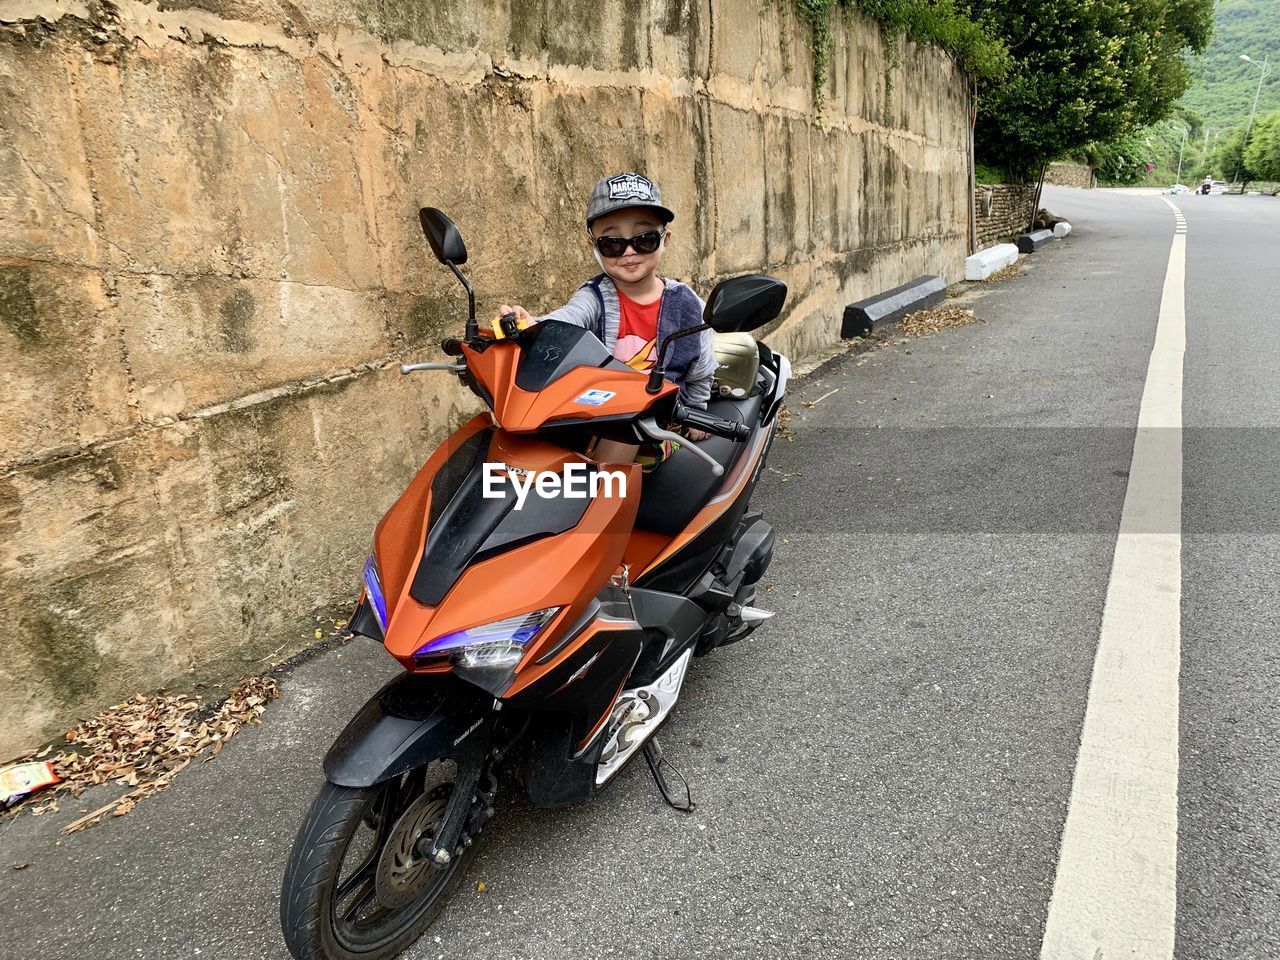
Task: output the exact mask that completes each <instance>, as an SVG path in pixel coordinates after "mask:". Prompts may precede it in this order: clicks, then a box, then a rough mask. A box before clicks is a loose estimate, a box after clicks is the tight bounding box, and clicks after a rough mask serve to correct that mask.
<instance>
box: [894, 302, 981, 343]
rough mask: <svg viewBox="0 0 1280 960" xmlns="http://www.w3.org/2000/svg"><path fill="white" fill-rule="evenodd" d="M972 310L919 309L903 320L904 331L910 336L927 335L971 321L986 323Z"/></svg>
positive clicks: (965, 324)
mask: <svg viewBox="0 0 1280 960" xmlns="http://www.w3.org/2000/svg"><path fill="white" fill-rule="evenodd" d="M986 322H987V321H985V320H983V319H982V318H981V317H978V316H976V315H975V314H974V312H973V311H972V310H966V309H964V308H963V307H938V308H937V309H934V310H917V311H916V312H915V313H909V314H907V316H906V317H904V318H903V320H902V332H903V333H904V334H906V335H907V336H908V337H926V336H928V335H929V334H931V333H937V332H938V331H940V330H946V329H949V328H951V327H965V326H968V325H969V324H971V323H986Z"/></svg>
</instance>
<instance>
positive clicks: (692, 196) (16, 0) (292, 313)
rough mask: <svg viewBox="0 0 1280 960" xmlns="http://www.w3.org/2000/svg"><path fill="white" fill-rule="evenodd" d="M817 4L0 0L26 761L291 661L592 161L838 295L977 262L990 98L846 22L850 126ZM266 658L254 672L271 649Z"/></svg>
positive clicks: (568, 234)
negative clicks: (431, 232)
mask: <svg viewBox="0 0 1280 960" xmlns="http://www.w3.org/2000/svg"><path fill="white" fill-rule="evenodd" d="M790 11H791V5H790V3H785V2H779V3H777V4H775V5H774V6H771V7H767V8H765V9H762V5H761V4H760V2H759V0H653V2H651V3H646V4H635V3H627V2H623V0H528V2H517V0H473V2H466V3H462V2H450V3H446V2H442V0H435V2H421V0H416V2H415V0H383V2H378V3H373V2H369V0H321V2H318V3H314V4H307V5H305V8H304V7H301V6H296V5H294V4H292V3H288V2H285V0H191V2H190V3H185V4H184V3H183V2H182V0H169V2H167V3H165V4H164V5H163V9H161V8H159V7H157V6H155V5H150V4H144V3H141V2H137V0H117V2H113V3H111V4H105V3H104V4H99V3H95V2H89V0H81V2H76V0H66V2H59V0H7V2H4V3H0V354H2V355H0V362H2V363H3V369H4V370H5V378H6V379H5V389H4V393H3V397H2V398H0V458H2V459H3V464H2V467H0V530H2V531H3V534H4V536H3V539H2V541H0V576H2V577H3V591H2V593H0V596H2V597H3V599H0V618H2V619H3V620H4V622H5V623H7V624H8V625H9V634H8V636H9V643H8V645H7V653H6V656H5V657H4V659H3V662H0V757H3V756H4V755H6V754H8V753H12V752H14V751H16V750H17V749H18V748H19V747H20V746H21V745H23V744H26V743H30V742H33V741H34V740H35V739H36V738H38V737H39V736H41V735H44V734H48V733H51V732H53V731H55V730H56V729H58V727H59V725H60V724H63V723H65V722H66V721H67V720H68V719H70V718H72V717H73V716H75V715H76V714H78V713H82V712H84V711H87V710H91V709H94V708H96V707H98V706H101V705H103V704H105V703H110V702H112V701H114V700H116V699H118V698H120V697H122V696H124V695H126V694H128V693H130V692H132V691H133V690H135V689H140V688H148V687H154V686H158V685H161V684H164V683H167V682H170V681H171V680H173V679H174V678H175V677H179V676H181V675H182V674H183V673H184V672H186V671H190V670H197V669H198V670H200V671H202V672H210V671H212V672H218V671H222V672H228V671H234V670H236V669H239V668H242V667H243V665H245V664H253V663H255V662H256V661H258V660H259V659H260V658H268V659H269V658H270V657H271V656H272V655H277V656H284V655H287V654H288V653H290V652H292V649H294V648H296V647H297V645H298V641H296V640H293V639H290V638H296V637H298V636H299V634H298V632H297V631H296V629H295V628H296V625H297V623H298V622H299V621H300V620H301V619H303V617H304V615H305V614H306V613H307V612H308V611H310V610H312V609H315V608H317V607H318V606H319V605H321V604H323V603H324V602H326V601H329V600H332V599H335V598H340V597H343V596H349V595H350V594H351V593H352V591H353V590H354V589H355V587H356V578H357V571H358V563H359V560H360V557H361V555H362V551H363V550H364V548H365V545H366V543H367V539H368V536H369V533H370V530H371V528H372V525H373V523H374V521H375V520H376V518H377V517H378V516H379V515H380V514H381V513H382V512H383V511H384V510H385V508H386V507H387V506H388V504H389V503H390V502H391V500H392V499H393V498H394V496H395V494H396V492H397V491H398V490H399V489H400V488H401V487H402V486H403V484H404V483H405V482H406V481H407V479H408V477H409V476H410V475H411V474H412V472H413V470H414V469H415V468H416V466H417V465H418V464H419V463H420V462H421V460H422V459H423V458H424V457H425V455H426V454H427V452H428V451H429V450H430V449H431V447H432V445H433V444H434V442H435V441H436V440H437V439H438V438H439V437H440V436H441V435H442V433H443V432H444V431H445V430H446V429H448V427H449V425H450V424H451V423H453V422H455V421H456V420H457V419H458V418H459V417H461V416H463V415H464V414H465V413H467V412H469V411H471V410H472V409H474V404H473V401H472V399H471V398H470V396H469V395H464V394H463V393H462V392H461V391H459V390H458V389H457V388H456V387H454V386H453V385H451V384H450V383H448V382H446V380H445V378H443V377H437V378H431V377H426V376H420V377H416V378H401V377H399V376H398V375H396V374H395V373H394V372H393V367H392V365H393V364H394V363H398V362H399V361H400V360H401V359H403V358H406V357H427V356H434V355H435V354H436V353H437V351H436V350H435V348H434V347H433V344H434V343H435V342H436V341H438V339H439V337H440V336H442V335H444V334H445V333H446V332H455V331H457V330H458V329H459V328H460V326H461V320H462V315H463V311H464V309H465V302H464V299H463V298H462V297H461V296H460V295H459V294H460V291H459V290H458V289H457V287H456V286H455V283H454V281H453V280H452V278H451V277H449V275H448V274H447V273H446V272H445V271H444V270H442V269H441V268H440V267H439V266H438V265H436V264H435V263H434V262H433V261H432V260H431V259H430V256H429V254H428V251H427V248H426V245H425V243H424V242H423V240H422V238H421V235H420V234H419V232H418V227H417V224H416V217H415V214H416V210H417V208H418V207H419V206H421V205H425V204H431V205H434V206H438V207H441V208H443V209H444V210H446V211H447V212H449V213H450V214H451V215H452V216H453V217H454V219H455V220H456V221H457V223H458V224H459V226H460V227H461V229H462V231H463V234H464V236H465V237H466V239H467V243H468V246H469V248H470V251H471V262H470V263H469V264H468V270H469V272H470V275H471V277H472V279H473V282H474V283H475V285H476V288H477V291H478V299H479V306H480V309H481V310H482V311H483V312H484V313H485V314H491V313H492V312H493V310H494V309H495V307H496V305H497V304H498V303H500V302H501V301H503V300H504V299H511V298H515V299H518V300H519V301H520V302H523V303H524V304H525V305H527V306H529V307H531V308H535V309H536V308H538V307H550V306H554V305H556V304H557V303H559V302H562V301H563V299H564V298H565V297H566V296H567V294H568V293H569V292H570V291H571V290H572V289H573V287H574V286H576V284H577V283H579V282H580V281H581V280H582V279H584V278H585V277H587V276H589V275H590V274H591V273H593V272H594V264H593V263H592V261H591V260H590V258H589V256H588V251H587V249H586V247H585V244H584V243H583V241H582V239H581V229H582V228H581V224H580V217H581V213H582V207H583V204H584V201H585V197H586V194H587V191H588V189H589V187H590V185H591V183H592V182H593V181H594V180H595V179H596V177H598V176H600V175H602V174H603V173H605V172H611V171H614V170H617V169H625V168H634V169H638V170H641V171H645V172H647V173H649V174H650V175H651V176H653V177H654V178H655V179H657V180H658V182H659V183H660V184H661V185H662V187H663V189H664V192H665V195H666V197H667V198H668V201H669V202H670V203H671V204H672V205H673V206H675V208H676V209H677V210H678V212H679V219H678V220H677V221H676V223H675V224H674V240H675V243H674V249H673V251H672V252H671V253H670V254H669V256H668V260H667V261H666V267H667V270H668V272H669V273H670V274H671V275H673V276H677V277H681V278H686V279H690V280H692V282H693V283H694V284H695V286H696V287H697V288H699V289H701V290H702V291H703V292H706V291H707V290H709V289H710V286H711V284H712V283H713V282H714V281H715V280H716V279H718V278H720V277H723V276H727V275H731V274H734V273H738V272H741V271H746V270H767V271H770V272H772V273H774V274H776V275H778V276H779V277H781V278H783V279H785V280H786V281H787V282H788V283H789V284H790V285H791V289H792V297H791V300H790V305H789V308H788V312H787V314H786V316H785V317H784V318H783V319H782V320H781V322H780V323H779V324H778V325H777V328H776V329H775V330H774V331H773V332H771V333H770V335H769V338H770V340H771V342H772V343H773V344H774V345H775V346H776V347H779V348H781V349H784V350H787V351H790V352H792V353H794V354H800V355H802V354H805V353H808V352H810V351H813V350H815V349H817V348H819V347H821V346H824V345H826V344H828V343H830V342H832V341H833V340H834V339H835V338H836V337H837V335H838V329H839V322H840V321H839V318H840V313H841V310H842V308H843V306H844V304H846V303H848V302H850V301H853V300H857V299H860V298H862V297H864V296H867V295H869V294H871V293H873V292H875V291H877V290H880V289H884V288H886V287H889V286H892V285H894V284H897V283H899V282H901V281H903V280H905V279H908V278H910V277H913V276H916V275H919V274H921V273H940V274H943V275H944V276H946V277H949V278H957V277H959V276H960V271H961V268H962V261H963V258H964V255H965V217H966V211H965V183H966V180H965V120H964V118H965V111H964V102H963V101H964V92H963V91H964V84H963V80H962V78H961V76H960V75H959V73H958V71H957V70H956V68H955V67H954V65H953V63H952V62H951V61H950V60H949V59H948V58H946V57H945V56H944V55H942V54H940V53H938V52H937V51H934V50H930V49H916V48H914V47H912V46H910V45H907V46H906V48H905V49H904V51H903V55H902V59H901V67H900V68H898V69H896V70H895V71H894V74H893V93H892V95H891V97H887V96H886V84H885V70H886V57H885V49H884V45H883V42H882V40H881V38H880V35H879V31H878V29H877V28H876V27H875V26H874V25H873V24H871V23H869V22H861V21H858V22H854V23H853V24H852V25H851V26H849V27H847V28H846V27H844V26H838V27H837V38H836V48H835V53H834V56H833V62H832V65H831V76H832V82H831V89H830V91H829V97H828V102H827V106H826V111H825V120H826V122H825V124H824V125H818V124H815V121H814V115H813V103H812V96H811V90H810V81H809V77H810V76H811V68H812V63H811V59H810V56H809V54H808V37H807V33H806V31H805V30H804V29H803V27H802V26H801V24H799V23H798V22H797V20H796V18H795V17H794V15H793V14H792V13H791V12H790ZM259 668H260V667H259Z"/></svg>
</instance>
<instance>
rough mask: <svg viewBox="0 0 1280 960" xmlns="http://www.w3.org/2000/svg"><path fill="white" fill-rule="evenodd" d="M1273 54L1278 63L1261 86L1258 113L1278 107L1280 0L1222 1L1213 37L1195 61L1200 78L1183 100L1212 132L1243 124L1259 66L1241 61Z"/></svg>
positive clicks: (1193, 66)
mask: <svg viewBox="0 0 1280 960" xmlns="http://www.w3.org/2000/svg"><path fill="white" fill-rule="evenodd" d="M1242 53H1243V54H1248V55H1249V56H1251V57H1253V59H1255V60H1262V58H1263V56H1264V55H1266V54H1270V55H1271V62H1272V63H1273V64H1276V66H1275V67H1274V68H1273V69H1272V71H1271V73H1270V74H1269V75H1268V77H1267V79H1266V81H1265V82H1264V83H1263V84H1262V94H1261V96H1260V97H1259V99H1258V116H1263V115H1264V114H1267V113H1269V112H1270V111H1272V110H1276V109H1280V0H1222V2H1220V3H1219V4H1218V5H1217V7H1216V9H1215V10H1214V29H1213V39H1212V40H1211V41H1210V43H1209V46H1208V48H1207V49H1206V50H1205V52H1204V54H1203V55H1202V56H1200V57H1197V58H1195V59H1194V60H1193V61H1192V72H1193V74H1194V75H1195V77H1196V80H1195V82H1194V83H1193V84H1192V86H1191V88H1190V89H1189V90H1187V92H1186V93H1185V94H1183V97H1182V103H1183V104H1184V105H1185V106H1187V107H1188V108H1190V109H1191V110H1193V111H1195V113H1196V114H1198V115H1199V117H1200V119H1201V121H1202V122H1203V123H1204V125H1205V126H1206V127H1208V128H1210V129H1212V130H1227V129H1230V128H1232V127H1237V126H1243V125H1244V124H1245V123H1246V122H1247V121H1248V119H1249V110H1250V109H1251V108H1252V106H1253V95H1254V92H1255V91H1256V90H1257V89H1258V74H1259V70H1258V68H1257V67H1255V66H1253V65H1252V64H1250V63H1245V62H1244V61H1243V60H1241V59H1240V55H1241V54H1242Z"/></svg>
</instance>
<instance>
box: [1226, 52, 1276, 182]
mask: <svg viewBox="0 0 1280 960" xmlns="http://www.w3.org/2000/svg"><path fill="white" fill-rule="evenodd" d="M1240 59H1241V60H1244V61H1246V62H1247V63H1252V64H1253V65H1254V66H1255V67H1258V68H1259V69H1261V70H1262V73H1260V74H1259V75H1258V89H1257V90H1255V91H1254V92H1253V109H1252V110H1250V111H1249V122H1248V123H1247V124H1246V125H1245V128H1244V140H1242V141H1241V143H1240V159H1239V160H1237V161H1236V175H1235V176H1234V177H1232V178H1231V182H1232V183H1235V182H1237V181H1238V180H1239V179H1240V165H1241V164H1242V163H1244V149H1245V147H1247V146H1248V145H1249V132H1250V131H1251V130H1253V117H1254V114H1256V113H1257V112H1258V96H1259V95H1260V94H1261V93H1262V81H1263V80H1265V79H1266V78H1267V74H1268V73H1270V72H1271V65H1270V64H1269V63H1268V62H1267V61H1268V60H1270V59H1271V54H1270V53H1264V54H1263V55H1262V62H1261V63H1259V62H1258V61H1257V60H1255V59H1253V57H1251V56H1249V55H1248V54H1247V53H1242V54H1240ZM1240 192H1241V193H1243V192H1244V188H1243V187H1241V190H1240Z"/></svg>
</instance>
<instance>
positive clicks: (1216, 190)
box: [1209, 180, 1227, 197]
mask: <svg viewBox="0 0 1280 960" xmlns="http://www.w3.org/2000/svg"><path fill="white" fill-rule="evenodd" d="M1226 192H1227V185H1226V184H1225V183H1224V182H1223V181H1221V180H1215V181H1213V186H1211V187H1210V188H1209V196H1211V197H1220V196H1222V195H1223V194H1224V193H1226Z"/></svg>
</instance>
